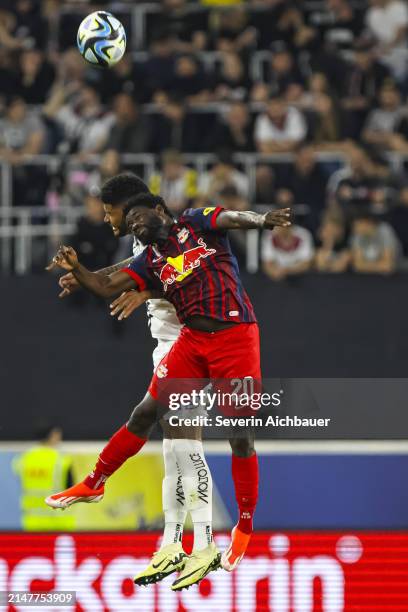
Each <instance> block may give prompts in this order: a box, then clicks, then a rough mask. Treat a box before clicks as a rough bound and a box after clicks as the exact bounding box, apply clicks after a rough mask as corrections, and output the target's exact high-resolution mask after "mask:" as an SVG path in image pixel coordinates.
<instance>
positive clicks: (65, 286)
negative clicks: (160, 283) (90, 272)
mask: <svg viewBox="0 0 408 612" xmlns="http://www.w3.org/2000/svg"><path fill="white" fill-rule="evenodd" d="M132 259H133V257H128V259H124V260H123V261H119V262H118V263H116V264H113V265H112V266H108V267H107V268H101V269H100V270H95V272H96V273H97V274H102V275H103V276H109V274H113V272H117V271H118V270H122V269H123V268H126V266H127V265H129V264H130V262H131V261H132ZM47 269H49V266H48V268H47ZM58 284H59V286H60V287H61V289H62V291H61V293H59V295H58V297H60V298H65V297H67V296H68V295H71V293H74V291H77V289H79V288H80V286H81V285H80V284H79V283H78V281H77V279H76V278H75V276H74V275H73V274H72V272H67V273H66V274H63V275H62V276H60V278H59V280H58ZM146 299H149V298H146Z"/></svg>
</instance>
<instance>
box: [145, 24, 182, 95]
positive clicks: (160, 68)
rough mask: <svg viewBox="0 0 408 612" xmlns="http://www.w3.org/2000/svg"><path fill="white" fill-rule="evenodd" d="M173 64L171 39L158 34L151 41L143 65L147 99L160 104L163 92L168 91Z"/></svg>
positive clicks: (171, 78) (171, 80) (173, 51)
mask: <svg viewBox="0 0 408 612" xmlns="http://www.w3.org/2000/svg"><path fill="white" fill-rule="evenodd" d="M174 63H175V50H174V44H173V39H172V37H171V36H170V35H169V34H168V33H165V32H164V33H160V34H157V36H156V37H155V38H154V39H153V40H152V43H151V45H150V50H149V56H148V59H147V61H146V63H145V66H144V68H145V81H144V84H143V87H144V88H146V91H147V92H148V99H149V100H151V101H152V102H160V101H163V100H162V96H163V93H164V92H167V91H170V90H171V86H172V82H173V75H174Z"/></svg>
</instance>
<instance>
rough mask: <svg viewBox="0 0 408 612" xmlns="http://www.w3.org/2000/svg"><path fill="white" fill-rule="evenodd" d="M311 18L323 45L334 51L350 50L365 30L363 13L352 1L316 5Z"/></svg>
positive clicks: (336, 1) (327, 1)
mask: <svg viewBox="0 0 408 612" xmlns="http://www.w3.org/2000/svg"><path fill="white" fill-rule="evenodd" d="M316 7H317V8H316V9H315V10H313V11H312V15H311V18H310V21H311V23H312V24H313V25H314V26H315V27H316V28H317V29H318V30H319V34H320V38H321V41H322V43H324V45H325V46H326V48H327V47H330V48H332V49H334V50H336V51H337V50H341V51H347V50H349V49H350V48H351V47H352V45H353V42H354V40H355V39H356V38H357V37H358V36H359V35H360V33H361V31H362V29H363V25H364V23H363V11H362V10H361V8H360V7H359V6H358V5H356V4H355V3H354V2H351V1H350V0H326V2H322V3H319V4H317V5H316Z"/></svg>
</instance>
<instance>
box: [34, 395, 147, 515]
mask: <svg viewBox="0 0 408 612" xmlns="http://www.w3.org/2000/svg"><path fill="white" fill-rule="evenodd" d="M157 411H158V405H157V402H156V400H155V399H154V398H153V397H152V396H151V395H150V393H147V394H146V395H145V397H144V398H143V400H142V401H141V402H140V404H138V405H137V406H136V408H135V409H134V410H133V412H132V414H131V417H130V419H129V421H128V423H127V424H126V425H123V426H122V427H121V428H120V429H119V430H118V431H117V432H116V433H115V434H114V435H113V436H112V438H111V439H110V440H109V442H108V443H107V445H106V446H105V448H104V449H103V450H102V452H101V454H100V455H99V457H98V461H97V462H96V465H95V467H94V469H93V471H92V472H91V473H90V474H89V475H88V476H87V477H86V478H85V480H83V481H82V482H80V483H78V484H76V485H74V486H73V487H70V488H69V489H66V490H65V491H61V492H59V493H55V494H53V495H50V496H49V497H47V498H46V500H45V503H46V504H47V505H48V506H51V507H52V508H67V507H68V506H72V504H76V503H79V502H98V501H100V500H101V499H102V498H103V495H104V487H105V481H106V480H107V479H108V478H109V476H111V475H112V474H113V473H114V472H116V470H118V469H119V468H120V467H121V465H122V464H123V463H124V462H125V461H126V460H127V459H129V458H130V457H133V455H136V454H137V453H138V452H139V451H140V449H141V448H142V447H143V446H144V444H145V442H146V439H147V436H148V435H149V433H150V430H151V428H152V427H153V425H154V423H155V420H156V418H157V416H156V415H157Z"/></svg>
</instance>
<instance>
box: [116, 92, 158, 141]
mask: <svg viewBox="0 0 408 612" xmlns="http://www.w3.org/2000/svg"><path fill="white" fill-rule="evenodd" d="M113 112H114V120H115V122H114V124H113V126H112V128H111V130H110V133H109V136H108V139H107V144H108V146H109V148H110V149H115V150H116V151H119V153H143V152H145V151H147V150H148V145H149V130H148V125H147V121H146V118H145V117H143V116H140V113H139V109H138V107H137V106H136V104H135V102H134V101H133V98H132V96H131V95H129V94H126V93H121V94H118V95H117V96H116V97H115V99H114V101H113Z"/></svg>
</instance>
